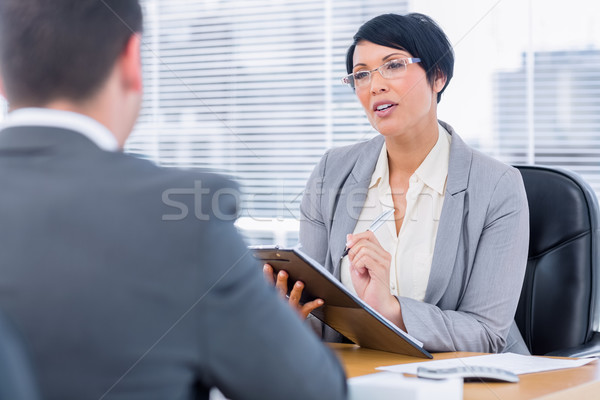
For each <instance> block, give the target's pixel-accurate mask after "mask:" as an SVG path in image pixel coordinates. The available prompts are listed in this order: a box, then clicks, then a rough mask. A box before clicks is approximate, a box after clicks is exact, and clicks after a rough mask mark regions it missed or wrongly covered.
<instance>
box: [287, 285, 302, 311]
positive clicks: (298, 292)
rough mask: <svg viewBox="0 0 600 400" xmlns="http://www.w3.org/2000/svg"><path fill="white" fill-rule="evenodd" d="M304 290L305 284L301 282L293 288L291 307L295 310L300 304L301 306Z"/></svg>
mask: <svg viewBox="0 0 600 400" xmlns="http://www.w3.org/2000/svg"><path fill="white" fill-rule="evenodd" d="M303 289H304V284H303V283H302V282H300V281H296V283H294V287H293V288H292V290H291V292H290V300H289V302H290V305H291V306H292V307H294V308H297V307H298V304H300V296H302V290H303Z"/></svg>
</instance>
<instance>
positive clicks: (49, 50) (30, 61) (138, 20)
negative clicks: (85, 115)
mask: <svg viewBox="0 0 600 400" xmlns="http://www.w3.org/2000/svg"><path fill="white" fill-rule="evenodd" d="M141 30H142V11H141V7H140V5H139V3H138V0H0V71H1V73H2V77H3V80H4V90H5V92H6V96H7V98H8V100H9V102H10V103H11V104H12V105H15V106H18V107H22V106H43V105H45V104H47V103H48V102H50V101H52V100H55V99H59V98H62V99H68V100H71V101H82V100H86V99H88V98H90V96H93V95H94V94H95V92H96V90H98V89H99V88H100V86H101V85H102V84H103V83H104V82H105V80H106V79H107V78H108V76H109V74H110V72H111V71H112V68H113V66H114V63H115V61H116V60H117V58H118V56H119V54H121V52H122V51H123V50H124V48H125V45H126V43H127V42H128V40H129V38H130V37H131V35H133V34H134V33H135V32H141Z"/></svg>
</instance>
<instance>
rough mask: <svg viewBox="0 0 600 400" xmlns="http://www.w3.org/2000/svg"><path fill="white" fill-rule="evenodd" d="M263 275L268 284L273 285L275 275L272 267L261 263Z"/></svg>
mask: <svg viewBox="0 0 600 400" xmlns="http://www.w3.org/2000/svg"><path fill="white" fill-rule="evenodd" d="M263 275H264V276H265V279H266V280H267V282H269V284H271V285H275V275H274V274H273V267H271V266H270V265H269V264H265V265H263Z"/></svg>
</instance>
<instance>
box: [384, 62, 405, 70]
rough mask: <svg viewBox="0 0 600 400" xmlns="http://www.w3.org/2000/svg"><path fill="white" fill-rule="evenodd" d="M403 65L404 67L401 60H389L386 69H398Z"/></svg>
mask: <svg viewBox="0 0 600 400" xmlns="http://www.w3.org/2000/svg"><path fill="white" fill-rule="evenodd" d="M403 67H404V64H403V63H402V61H396V60H394V61H390V62H389V63H388V65H387V69H391V70H394V69H400V68H403Z"/></svg>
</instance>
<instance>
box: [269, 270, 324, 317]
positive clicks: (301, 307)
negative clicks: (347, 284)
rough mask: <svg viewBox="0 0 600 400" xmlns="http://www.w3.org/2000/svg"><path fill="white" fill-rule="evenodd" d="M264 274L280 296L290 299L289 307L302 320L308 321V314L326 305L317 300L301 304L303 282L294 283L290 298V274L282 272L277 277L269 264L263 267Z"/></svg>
mask: <svg viewBox="0 0 600 400" xmlns="http://www.w3.org/2000/svg"><path fill="white" fill-rule="evenodd" d="M263 273H264V275H265V278H266V279H267V282H269V283H271V284H272V285H275V288H276V289H277V291H278V292H279V294H280V295H281V296H282V297H283V298H284V299H285V298H287V299H288V303H289V305H290V306H291V307H292V308H293V309H294V310H296V312H297V313H298V314H299V315H300V318H302V319H306V318H307V317H308V314H310V313H311V311H313V310H314V309H317V308H319V307H321V306H322V305H323V304H324V301H323V300H321V299H315V300H313V301H309V302H308V303H304V304H300V297H301V296H302V290H304V283H303V282H301V281H296V283H294V287H293V288H292V290H291V292H290V295H289V297H288V296H287V289H288V284H287V281H288V274H287V272H285V271H283V270H281V271H279V273H278V274H277V276H275V273H274V272H273V267H272V266H270V265H269V264H265V265H264V266H263Z"/></svg>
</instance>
